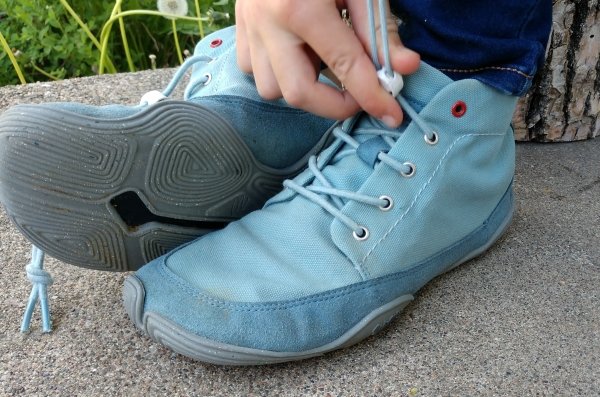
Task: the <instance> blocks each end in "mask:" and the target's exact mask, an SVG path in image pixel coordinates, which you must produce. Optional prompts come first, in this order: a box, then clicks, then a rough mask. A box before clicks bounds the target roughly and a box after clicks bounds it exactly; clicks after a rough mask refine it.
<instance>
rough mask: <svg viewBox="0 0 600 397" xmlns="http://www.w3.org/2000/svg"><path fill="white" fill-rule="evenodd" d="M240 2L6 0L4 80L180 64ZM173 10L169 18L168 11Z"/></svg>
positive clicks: (1, 13)
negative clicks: (200, 40) (103, 55)
mask: <svg viewBox="0 0 600 397" xmlns="http://www.w3.org/2000/svg"><path fill="white" fill-rule="evenodd" d="M182 2H183V3H182ZM234 3H235V2H234V0H189V3H188V0H160V1H159V2H158V3H157V1H156V0H124V1H123V0H117V1H116V2H105V1H86V0H60V1H52V2H51V1H47V0H0V33H1V34H2V36H3V37H4V38H5V43H6V45H5V46H0V71H1V72H0V86H3V85H9V84H18V83H19V82H20V78H19V72H21V73H22V76H23V78H24V80H25V81H27V82H34V81H48V80H59V79H64V78H70V77H79V76H89V75H93V74H97V73H98V72H105V71H106V72H115V71H118V72H126V71H130V70H143V69H149V68H152V67H159V68H160V67H168V66H177V65H179V64H180V62H181V59H182V57H183V56H184V55H183V54H184V53H187V52H193V50H194V46H195V44H196V43H197V42H198V40H199V39H200V37H202V36H203V35H206V34H209V33H210V32H213V31H215V30H218V29H221V28H223V27H225V26H229V25H231V24H233V21H234V14H233V12H234V5H235V4H234ZM159 5H160V6H161V10H160V11H158V10H157V6H159ZM165 7H166V8H165ZM184 8H185V9H184ZM140 10H141V11H140ZM188 10H189V11H188ZM183 11H185V13H183ZM167 14H169V15H171V18H165V17H163V16H165V15H167ZM198 14H199V15H200V18H198ZM181 15H187V16H183V17H181ZM119 16H121V18H120V19H119V18H118V17H119ZM175 16H180V17H179V18H175V19H173V17H175ZM111 17H112V19H111ZM200 21H201V22H200ZM113 24H114V26H113ZM117 27H118V28H117ZM103 28H105V29H104V35H102V32H103ZM123 37H125V40H124V39H123ZM1 42H2V38H0V44H2V43H1ZM103 45H104V48H105V51H104V54H105V57H104V58H103V62H102V63H101V61H100V60H101V49H102V48H103ZM178 49H179V50H178ZM11 53H12V54H11ZM11 58H13V61H16V64H17V65H14V63H13V62H12V61H11Z"/></svg>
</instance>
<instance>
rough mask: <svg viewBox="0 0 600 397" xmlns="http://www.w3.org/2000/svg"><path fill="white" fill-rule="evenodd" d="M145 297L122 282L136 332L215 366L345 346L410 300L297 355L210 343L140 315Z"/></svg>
mask: <svg viewBox="0 0 600 397" xmlns="http://www.w3.org/2000/svg"><path fill="white" fill-rule="evenodd" d="M513 213H514V201H511V209H510V211H509V215H508V216H507V217H506V219H504V221H503V222H502V224H501V225H500V227H499V228H498V229H497V230H496V232H495V233H493V235H492V236H491V238H490V239H489V240H488V241H487V242H486V244H484V245H482V246H481V247H479V248H477V249H475V250H473V251H471V252H470V253H469V254H467V255H465V256H464V257H463V258H462V259H460V260H459V261H457V262H456V263H454V264H452V265H451V266H449V267H448V268H446V269H444V270H443V271H442V272H440V273H439V274H438V276H439V275H441V274H443V273H446V272H448V271H450V270H452V269H454V268H455V267H457V266H459V265H460V264H462V263H465V262H467V261H469V260H471V259H473V258H475V257H477V256H479V255H481V254H482V253H484V252H485V251H487V250H488V249H489V248H490V247H491V246H492V245H493V244H494V243H495V242H496V241H497V240H498V239H499V238H500V237H501V236H502V235H503V234H504V232H505V231H506V229H507V228H508V226H509V225H510V223H511V221H512V216H513ZM145 295H146V292H145V290H144V286H143V284H142V282H141V281H140V279H139V278H137V277H136V276H135V275H133V276H129V277H128V278H127V279H125V284H124V286H123V304H124V306H125V310H126V311H127V314H128V315H129V318H130V319H131V320H132V321H133V323H134V324H135V326H136V327H137V328H138V329H139V330H140V331H142V332H143V333H144V334H146V335H148V336H149V337H150V338H151V339H153V340H155V341H156V342H158V343H160V344H162V345H164V346H166V347H168V348H170V349H171V350H173V351H175V352H177V353H179V354H182V355H184V356H187V357H190V358H192V359H195V360H199V361H203V362H207V363H211V364H217V365H262V364H276V363H282V362H288V361H297V360H304V359H307V358H311V357H316V356H320V355H323V354H325V353H328V352H330V351H333V350H337V349H342V348H345V347H349V346H352V345H354V344H356V343H358V342H360V341H362V340H363V339H365V338H367V337H369V336H371V335H374V334H376V333H377V332H379V331H381V330H382V329H383V328H384V327H385V326H386V325H388V324H389V323H390V322H391V321H392V319H393V318H394V317H395V316H396V315H397V314H399V313H400V312H402V310H404V308H405V307H406V306H407V305H408V304H409V303H410V302H411V301H412V300H413V296H412V295H402V296H399V297H397V298H395V299H394V300H392V301H390V302H388V303H386V304H384V305H382V306H380V307H379V308H377V309H375V310H373V311H372V312H371V313H370V314H368V315H367V316H366V317H364V318H363V319H362V320H361V321H360V322H359V323H357V324H356V325H355V326H354V327H352V328H351V329H349V330H348V331H347V332H346V333H344V334H343V335H342V336H340V337H339V338H338V339H336V340H334V341H332V342H330V343H328V344H326V345H324V346H321V347H318V348H315V349H311V350H307V351H301V352H273V351H268V350H260V349H250V348H247V347H242V346H235V345H230V344H225V343H221V342H217V341H213V340H210V339H207V338H204V337H201V336H198V335H196V334H194V333H192V332H190V331H188V330H186V329H184V328H182V327H180V326H179V325H177V324H175V323H174V322H172V321H171V320H169V319H167V318H165V317H163V316H161V315H160V314H158V313H155V312H144V301H145Z"/></svg>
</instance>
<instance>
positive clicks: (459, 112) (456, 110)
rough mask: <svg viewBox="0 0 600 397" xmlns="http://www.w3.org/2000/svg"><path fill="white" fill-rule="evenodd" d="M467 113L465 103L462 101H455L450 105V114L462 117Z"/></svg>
mask: <svg viewBox="0 0 600 397" xmlns="http://www.w3.org/2000/svg"><path fill="white" fill-rule="evenodd" d="M465 113H467V104H466V103H464V102H463V101H456V103H455V104H454V105H452V115H453V116H454V117H462V116H464V115H465Z"/></svg>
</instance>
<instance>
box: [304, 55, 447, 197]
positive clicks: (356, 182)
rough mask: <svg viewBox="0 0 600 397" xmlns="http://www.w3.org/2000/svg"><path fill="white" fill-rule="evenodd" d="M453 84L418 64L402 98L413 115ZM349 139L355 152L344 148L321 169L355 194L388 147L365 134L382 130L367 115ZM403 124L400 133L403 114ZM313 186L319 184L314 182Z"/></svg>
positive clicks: (334, 182)
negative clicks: (344, 154) (408, 105)
mask: <svg viewBox="0 0 600 397" xmlns="http://www.w3.org/2000/svg"><path fill="white" fill-rule="evenodd" d="M450 83H452V80H451V79H450V78H449V77H447V76H446V75H444V74H443V73H441V72H440V71H438V70H437V69H435V68H433V67H431V66H429V65H427V64H425V63H421V66H420V68H419V70H418V71H417V72H415V73H414V74H411V75H408V76H405V77H404V89H403V90H402V92H401V95H402V96H403V97H404V98H405V99H406V100H407V101H408V102H409V103H410V105H411V106H412V107H413V109H414V110H415V111H416V112H420V111H421V110H422V109H423V108H424V107H425V106H426V105H427V104H428V103H429V102H430V101H431V100H432V99H433V98H434V97H435V96H436V95H437V94H438V92H440V91H441V90H442V89H443V88H444V87H446V86H447V85H448V84H450ZM358 117H359V118H358V120H357V121H356V124H355V125H354V128H353V131H352V132H351V133H350V135H352V137H353V138H354V139H355V140H356V141H358V142H359V143H360V145H359V147H358V149H356V151H354V149H353V148H352V147H351V146H350V145H349V144H345V145H343V146H342V147H341V148H340V149H339V150H338V151H337V155H336V156H334V158H333V160H331V161H330V163H329V165H328V166H327V167H325V168H324V169H323V174H324V175H325V177H326V178H327V180H328V181H329V182H330V183H331V184H332V185H333V187H335V188H337V189H340V190H350V191H358V190H359V189H360V187H361V186H362V185H363V183H364V182H365V180H366V179H367V178H368V177H369V176H370V175H371V173H372V172H373V167H374V166H375V163H376V161H377V155H378V153H379V152H380V151H382V150H383V151H386V152H387V151H388V150H389V149H391V147H390V146H389V145H388V144H387V143H385V141H384V140H383V138H382V137H381V136H379V135H373V134H367V133H365V132H366V131H367V130H373V129H378V130H381V129H384V128H385V127H384V125H383V124H382V123H381V122H379V121H378V120H375V119H373V118H372V117H369V116H368V115H366V114H363V115H361V116H358ZM404 119H405V121H404V122H403V123H402V125H401V126H400V128H398V130H397V131H398V132H403V131H404V130H405V129H406V128H407V127H408V125H409V124H410V118H409V117H408V115H407V114H406V113H405V114H404ZM347 151H352V152H354V153H353V154H351V155H347V156H343V155H341V154H342V153H344V152H347ZM314 183H315V184H320V183H319V182H317V181H315V182H314Z"/></svg>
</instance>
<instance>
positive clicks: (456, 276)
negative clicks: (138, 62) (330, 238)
mask: <svg viewBox="0 0 600 397" xmlns="http://www.w3.org/2000/svg"><path fill="white" fill-rule="evenodd" d="M171 74H172V70H159V71H154V72H152V71H150V72H141V73H134V74H121V75H113V76H98V77H91V78H83V79H72V80H66V81H60V82H55V83H37V84H30V85H26V86H15V87H4V88H0V110H2V109H4V108H6V107H8V106H11V105H13V104H17V103H36V102H47V101H79V102H85V103H92V104H105V103H117V102H118V103H131V104H134V103H136V102H137V101H139V98H140V97H141V95H142V94H143V93H144V92H146V91H148V90H151V89H157V88H158V89H160V88H162V87H164V85H165V84H166V82H167V81H168V80H169V78H170V76H171ZM517 154H518V158H517V175H516V179H515V180H516V197H517V204H518V210H517V212H516V217H515V220H514V222H513V224H512V226H511V227H510V229H509V231H508V233H507V234H506V235H505V236H504V237H503V238H502V239H501V240H500V241H499V243H497V244H496V245H495V246H494V247H493V248H492V249H491V250H489V251H488V252H487V253H486V254H484V255H483V256H481V257H479V258H476V259H475V260H472V261H470V262H469V263H467V264H464V265H463V266H460V267H459V268H457V269H456V270H454V271H451V272H449V273H447V274H445V275H443V276H441V277H439V278H437V279H435V280H434V281H432V282H431V283H430V284H429V285H428V286H427V287H426V288H425V289H423V290H422V291H421V292H420V293H419V294H418V295H417V297H416V300H415V301H414V302H413V303H411V304H410V305H409V307H408V308H407V310H406V311H405V312H404V313H403V314H402V315H401V316H399V318H397V319H396V320H395V321H393V322H392V324H390V326H389V327H388V328H387V330H385V331H384V332H383V333H381V334H379V335H378V336H376V337H373V338H370V339H368V340H366V341H365V342H363V343H361V344H359V345H357V346H355V347H352V348H348V349H345V350H343V351H338V352H335V353H332V354H328V355H326V356H324V357H320V358H316V359H311V360H308V361H304V362H297V363H291V364H284V365H274V366H264V367H248V368H244V367H242V368H238V367H217V366H212V365H205V364H202V363H198V362H194V361H192V360H189V359H187V358H185V357H182V356H179V355H177V354H175V353H172V352H171V351H169V350H167V349H165V348H163V347H161V346H160V345H158V344H156V343H154V342H152V341H151V340H150V339H148V338H146V337H144V336H143V335H140V334H139V333H138V332H137V331H136V329H135V328H134V326H133V324H132V323H131V322H130V321H129V319H128V318H127V316H126V314H125V311H124V309H123V307H122V305H121V286H122V283H123V279H124V277H125V274H118V273H103V272H99V271H90V270H84V269H79V268H77V267H73V266H69V265H66V264H64V263H61V262H58V261H56V260H54V259H48V261H47V269H48V270H49V271H50V272H51V274H52V275H53V277H54V279H55V283H54V285H53V286H51V287H50V302H51V310H52V314H53V318H54V331H53V332H52V333H51V334H42V333H41V330H40V319H39V313H38V312H37V311H36V315H35V316H34V320H33V330H32V332H30V333H29V334H27V335H22V334H21V333H20V332H19V325H20V321H21V316H22V313H23V310H24V307H25V303H26V300H27V298H28V296H29V292H30V288H31V287H30V284H29V281H28V280H27V278H26V277H25V270H24V266H25V264H26V263H27V262H28V258H29V252H30V245H29V244H28V242H27V241H26V240H25V239H24V238H23V237H21V235H20V234H19V233H18V231H17V230H16V229H15V227H14V226H13V225H12V224H11V223H10V222H9V220H8V218H7V217H6V215H5V214H4V212H3V211H0V395H6V396H19V395H26V396H113V395H114V396H118V395H131V396H137V395H149V396H159V395H173V396H176V395H186V396H187V395H189V396H238V395H239V396H270V395H273V396H279V395H281V396H288V395H289V396H302V395H315V396H411V397H412V396H457V395H460V396H463V395H465V396H470V395H482V396H534V395H548V396H559V395H560V396H598V395H600V140H592V141H587V142H579V143H570V144H552V145H550V144H548V145H539V144H519V145H518V148H517Z"/></svg>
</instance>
